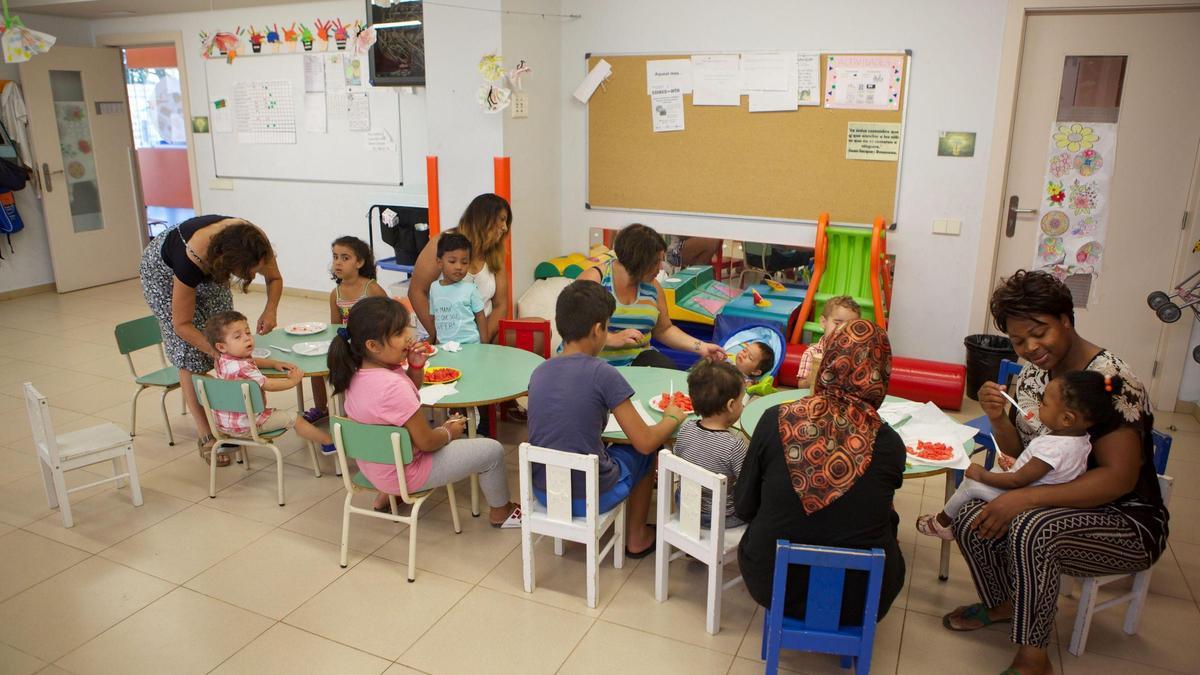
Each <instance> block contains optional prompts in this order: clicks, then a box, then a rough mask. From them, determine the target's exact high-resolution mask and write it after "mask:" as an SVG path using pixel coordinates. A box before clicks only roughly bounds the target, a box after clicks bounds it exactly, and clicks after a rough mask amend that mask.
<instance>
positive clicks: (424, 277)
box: [408, 194, 512, 342]
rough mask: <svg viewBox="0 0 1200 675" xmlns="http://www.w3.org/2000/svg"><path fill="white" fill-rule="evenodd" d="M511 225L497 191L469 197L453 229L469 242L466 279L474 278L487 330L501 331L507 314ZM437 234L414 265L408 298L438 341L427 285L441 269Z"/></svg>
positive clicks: (430, 336)
mask: <svg viewBox="0 0 1200 675" xmlns="http://www.w3.org/2000/svg"><path fill="white" fill-rule="evenodd" d="M510 227H512V209H511V208H510V207H509V205H508V202H507V201H505V199H504V198H503V197H501V196H499V195H495V194H482V195H479V196H478V197H476V198H475V199H473V200H471V203H470V204H469V205H468V206H467V208H466V210H465V211H463V214H462V217H461V218H459V220H458V228H457V229H456V230H455V231H456V232H458V233H459V234H462V235H463V236H465V237H466V238H467V240H468V241H470V242H471V267H470V269H469V271H468V273H467V276H466V279H467V280H469V281H473V282H474V283H475V286H476V287H477V288H478V289H479V296H480V297H481V298H483V313H484V314H485V315H486V316H487V318H488V333H489V334H490V335H497V334H499V332H500V320H501V319H504V318H507V316H508V274H507V273H506V272H505V269H504V242H505V240H507V239H508V237H509V228H510ZM440 236H441V235H440V234H439V235H438V236H436V237H433V238H431V239H430V240H429V243H428V244H426V246H425V248H423V249H421V253H420V255H418V256H417V262H416V264H415V265H413V276H412V283H411V284H410V285H409V288H408V299H409V302H410V303H411V304H412V308H413V311H414V312H416V314H417V320H418V321H419V322H420V324H421V326H420V327H423V328H424V329H425V332H426V333H427V334H428V335H429V341H430V342H437V328H436V327H435V326H434V324H433V315H432V314H431V313H430V311H429V288H430V286H432V285H433V284H434V283H435V282H436V281H437V280H438V276H439V275H440V273H439V272H438V264H437V242H438V239H439V238H440Z"/></svg>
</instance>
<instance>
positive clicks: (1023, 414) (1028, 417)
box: [1000, 391, 1033, 422]
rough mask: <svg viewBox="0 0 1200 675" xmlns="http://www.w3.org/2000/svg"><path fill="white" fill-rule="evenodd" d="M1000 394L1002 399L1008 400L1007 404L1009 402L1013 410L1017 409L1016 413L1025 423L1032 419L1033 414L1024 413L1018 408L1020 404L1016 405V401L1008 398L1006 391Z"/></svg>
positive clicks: (1022, 409)
mask: <svg viewBox="0 0 1200 675" xmlns="http://www.w3.org/2000/svg"><path fill="white" fill-rule="evenodd" d="M1000 394H1001V395H1002V396H1003V397H1004V398H1005V399H1006V400H1008V402H1009V403H1011V404H1012V406H1013V407H1014V408H1016V409H1017V412H1019V413H1021V416H1022V417H1024V418H1025V421H1027V422H1028V421H1029V420H1031V419H1033V413H1028V412H1025V409H1024V408H1022V407H1021V406H1020V404H1018V403H1017V401H1016V399H1014V398H1013V397H1011V396H1009V395H1008V392H1006V391H1001V392H1000Z"/></svg>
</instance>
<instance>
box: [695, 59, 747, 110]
mask: <svg viewBox="0 0 1200 675" xmlns="http://www.w3.org/2000/svg"><path fill="white" fill-rule="evenodd" d="M741 83H742V73H741V69H740V67H739V64H738V55H737V54H703V55H697V56H693V57H692V87H693V89H692V105H731V106H739V105H741V104H742V95H741Z"/></svg>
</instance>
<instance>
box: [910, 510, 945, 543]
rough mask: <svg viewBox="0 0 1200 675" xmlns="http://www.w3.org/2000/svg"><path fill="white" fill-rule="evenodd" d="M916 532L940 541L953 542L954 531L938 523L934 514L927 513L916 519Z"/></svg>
mask: <svg viewBox="0 0 1200 675" xmlns="http://www.w3.org/2000/svg"><path fill="white" fill-rule="evenodd" d="M917 532H920V533H921V534H923V535H925V536H927V537H937V538H938V539H941V540H942V541H954V530H952V529H950V528H949V527H947V526H946V525H942V524H941V523H939V522H938V520H937V514H936V513H929V514H926V515H923V516H920V517H918V518H917Z"/></svg>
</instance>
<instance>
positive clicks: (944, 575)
mask: <svg viewBox="0 0 1200 675" xmlns="http://www.w3.org/2000/svg"><path fill="white" fill-rule="evenodd" d="M805 396H808V390H807V389H790V390H785V391H777V392H775V393H774V394H769V395H767V396H762V397H759V398H756V399H754V400H753V401H751V402H750V403H749V405H747V406H746V409H745V410H743V411H742V418H741V419H740V420H738V424H739V425H741V428H742V432H743V433H745V434H746V436H747V437H751V436H753V435H754V429H755V427H757V426H758V421H759V420H760V419H761V418H762V416H763V413H764V412H766V411H767V408H770V407H771V406H776V405H779V404H781V403H791V402H792V401H797V400H799V399H801V398H803V397H805ZM885 400H887V401H904V400H906V399H902V398H898V397H895V396H888V397H887V398H886V399H885ZM972 450H973V447H972V446H968V447H967V454H968V455H969V454H971V452H972ZM937 475H945V476H946V491H945V496H946V499H949V498H950V495H952V494H954V490H955V488H956V487H957V485H955V481H954V471H952V470H950V469H947V468H946V467H944V466H927V465H922V464H910V463H908V462H905V464H904V479H905V480H909V479H915V478H929V477H931V476H937ZM900 526H901V527H905V523H901V524H900ZM938 578H939V579H941V580H942V581H945V580H946V579H949V578H950V542H948V541H943V542H942V551H941V562H940V566H939V568H938Z"/></svg>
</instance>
